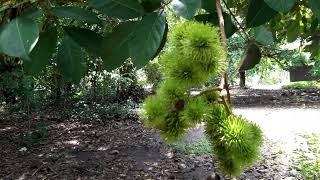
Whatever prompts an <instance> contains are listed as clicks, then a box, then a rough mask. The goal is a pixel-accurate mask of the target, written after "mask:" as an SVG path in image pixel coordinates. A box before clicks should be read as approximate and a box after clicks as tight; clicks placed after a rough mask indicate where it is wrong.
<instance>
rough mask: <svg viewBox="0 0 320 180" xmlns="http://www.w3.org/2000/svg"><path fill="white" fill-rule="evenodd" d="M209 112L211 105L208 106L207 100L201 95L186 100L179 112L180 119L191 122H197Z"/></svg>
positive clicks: (201, 120)
mask: <svg viewBox="0 0 320 180" xmlns="http://www.w3.org/2000/svg"><path fill="white" fill-rule="evenodd" d="M210 112H211V107H210V106H208V104H207V101H206V99H205V98H203V97H197V98H191V99H189V100H188V102H187V104H186V105H185V107H184V110H183V111H182V112H181V113H180V116H181V119H183V120H185V121H188V122H190V123H191V124H198V123H200V122H203V120H204V119H205V118H206V116H208V115H209V114H210Z"/></svg>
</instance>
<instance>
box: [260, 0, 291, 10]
mask: <svg viewBox="0 0 320 180" xmlns="http://www.w3.org/2000/svg"><path fill="white" fill-rule="evenodd" d="M296 1H297V0H264V2H265V3H267V4H268V5H269V6H270V7H271V8H272V9H274V10H276V11H278V12H283V13H286V12H288V11H290V10H291V9H292V7H293V6H294V4H295V3H296Z"/></svg>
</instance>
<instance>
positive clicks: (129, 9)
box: [88, 0, 144, 19]
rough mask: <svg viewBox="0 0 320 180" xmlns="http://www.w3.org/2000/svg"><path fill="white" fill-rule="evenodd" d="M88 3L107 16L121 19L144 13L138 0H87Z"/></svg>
mask: <svg viewBox="0 0 320 180" xmlns="http://www.w3.org/2000/svg"><path fill="white" fill-rule="evenodd" d="M88 3H89V6H91V7H94V8H96V9H98V10H100V11H101V12H103V13H104V14H106V15H107V16H111V17H116V18H121V19H131V18H135V17H139V16H142V15H143V14H144V9H143V7H142V6H141V5H140V4H139V2H138V0H89V2H88Z"/></svg>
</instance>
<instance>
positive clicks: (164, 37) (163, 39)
mask: <svg viewBox="0 0 320 180" xmlns="http://www.w3.org/2000/svg"><path fill="white" fill-rule="evenodd" d="M168 33H169V25H168V23H166V27H165V30H164V34H163V38H162V40H161V43H160V47H159V48H158V50H157V52H156V54H154V56H153V57H152V58H151V59H154V58H155V57H157V56H158V55H159V53H160V52H161V51H162V49H163V48H164V46H165V45H166V43H167V38H168Z"/></svg>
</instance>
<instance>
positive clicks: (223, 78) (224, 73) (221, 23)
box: [215, 0, 231, 105]
mask: <svg viewBox="0 0 320 180" xmlns="http://www.w3.org/2000/svg"><path fill="white" fill-rule="evenodd" d="M215 2H216V10H217V14H218V17H219V28H220V35H221V45H222V47H223V48H224V50H225V52H226V53H227V52H228V47H227V37H226V32H225V30H224V19H223V14H222V8H221V2H220V0H215ZM219 87H220V88H221V89H222V90H226V92H227V95H226V96H227V102H228V103H229V104H230V105H231V96H230V91H229V84H228V76H227V71H226V67H225V68H224V70H223V71H222V74H221V80H220V86H219Z"/></svg>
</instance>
